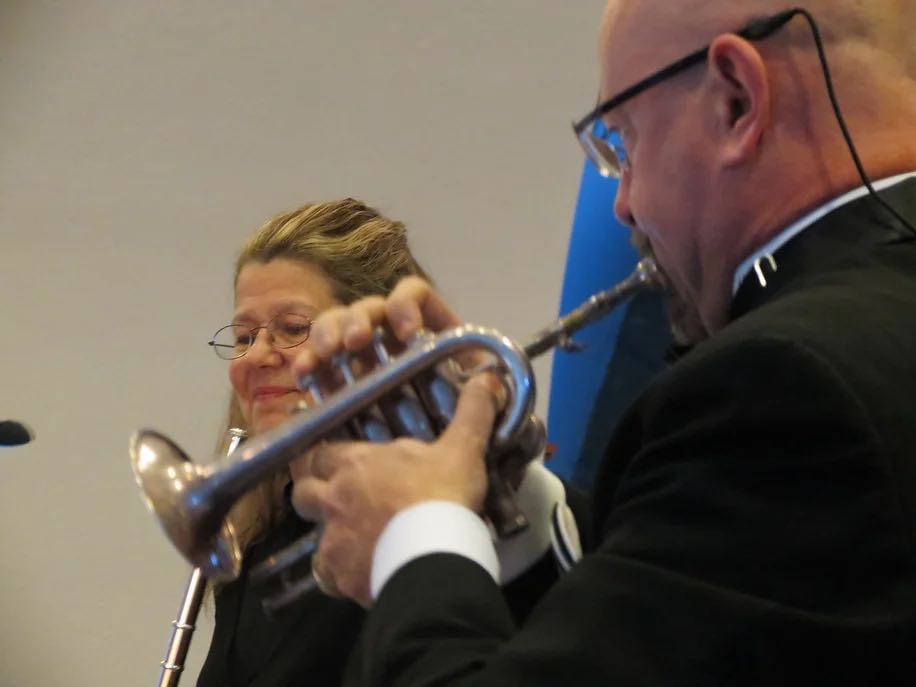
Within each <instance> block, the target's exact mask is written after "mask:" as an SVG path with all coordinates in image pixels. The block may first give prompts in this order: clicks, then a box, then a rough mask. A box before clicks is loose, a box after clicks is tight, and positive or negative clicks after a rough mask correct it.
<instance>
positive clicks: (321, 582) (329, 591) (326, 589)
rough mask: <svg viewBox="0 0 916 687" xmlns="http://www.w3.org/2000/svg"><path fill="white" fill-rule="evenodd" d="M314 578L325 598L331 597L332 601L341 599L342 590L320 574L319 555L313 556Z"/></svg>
mask: <svg viewBox="0 0 916 687" xmlns="http://www.w3.org/2000/svg"><path fill="white" fill-rule="evenodd" d="M312 578H313V579H314V580H315V586H316V587H318V590H319V591H320V592H321V593H322V594H324V595H325V596H329V597H331V598H332V599H339V598H340V597H341V593H340V590H339V589H337V586H336V585H335V584H334V583H333V582H331V581H329V580H325V579H324V578H323V577H321V575H319V574H318V554H315V555H314V556H312Z"/></svg>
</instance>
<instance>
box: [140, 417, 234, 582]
mask: <svg viewBox="0 0 916 687" xmlns="http://www.w3.org/2000/svg"><path fill="white" fill-rule="evenodd" d="M130 463H131V467H132V468H133V471H134V479H135V480H136V482H137V486H139V487H140V491H141V493H142V494H143V500H144V502H145V503H146V507H147V508H149V510H150V511H151V512H153V513H154V514H155V515H156V518H157V519H158V520H159V524H160V526H161V527H162V530H163V531H164V532H165V534H166V536H167V537H168V538H169V540H170V541H171V542H172V544H173V545H174V546H175V548H176V549H178V551H179V552H180V553H181V554H182V555H183V556H184V557H185V558H186V559H187V560H188V562H189V563H191V565H193V566H195V567H197V568H200V569H201V572H202V573H203V574H204V576H205V577H207V578H209V579H211V580H216V581H220V582H227V581H230V580H234V579H235V578H237V577H238V576H239V573H240V572H241V569H242V552H241V549H240V547H239V544H238V540H237V538H236V536H235V532H234V531H233V529H232V525H231V524H230V523H229V522H227V521H226V520H225V519H223V518H221V517H220V518H216V517H215V516H214V514H213V513H214V509H213V508H212V506H211V504H209V503H206V502H205V500H204V499H193V498H192V499H188V498H186V495H187V494H189V493H197V494H200V490H195V489H194V487H195V486H197V485H198V484H199V483H200V482H201V480H203V479H205V471H204V470H203V469H201V468H200V467H199V466H197V465H195V464H194V463H192V462H191V459H190V458H189V457H188V455H187V454H186V453H185V452H184V451H183V450H182V449H181V448H180V447H179V446H177V445H176V444H175V443H174V442H173V441H171V440H170V439H169V438H168V437H166V436H163V435H162V434H160V433H159V432H156V431H154V430H150V429H142V430H140V431H138V432H137V433H135V434H134V435H133V436H132V437H131V440H130Z"/></svg>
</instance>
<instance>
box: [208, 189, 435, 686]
mask: <svg viewBox="0 0 916 687" xmlns="http://www.w3.org/2000/svg"><path fill="white" fill-rule="evenodd" d="M410 274H417V275H421V276H423V277H426V274H425V272H424V271H423V269H422V268H421V267H420V265H419V264H418V263H417V261H416V259H415V258H414V257H413V255H411V253H410V250H409V248H408V246H407V238H406V232H405V229H404V225H403V224H402V223H400V222H396V221H394V220H391V219H388V218H387V217H384V216H383V215H381V214H380V213H379V212H378V211H377V210H374V209H373V208H370V207H367V206H366V205H364V204H363V203H361V202H359V201H356V200H353V199H350V198H348V199H345V200H340V201H332V202H325V203H310V204H308V205H304V206H302V207H301V208H299V209H297V210H294V211H292V212H289V213H285V214H282V215H279V216H277V217H275V218H273V219H271V220H270V221H269V222H267V223H266V224H265V225H264V226H262V227H261V228H260V229H259V230H258V231H257V232H256V233H255V235H254V236H252V237H251V239H249V240H248V242H247V243H246V244H245V245H244V246H243V248H242V250H241V252H240V254H239V257H238V259H237V261H236V265H235V282H234V286H235V313H234V315H233V318H232V324H231V325H229V326H228V327H224V328H223V329H221V330H220V331H219V332H218V333H217V335H216V336H215V337H214V340H213V344H214V349H215V350H216V352H217V354H218V355H220V357H222V358H226V359H227V360H228V363H229V379H230V382H231V384H232V388H233V396H232V400H231V403H230V411H229V421H228V427H239V428H241V429H245V430H246V431H247V432H248V433H249V435H250V436H253V435H257V434H259V433H262V432H265V431H267V430H270V429H272V428H274V427H276V426H277V425H279V424H282V423H283V422H286V421H287V420H289V419H290V415H291V412H292V411H293V410H294V409H295V407H296V405H297V403H298V402H299V401H301V400H304V395H303V394H302V393H301V392H300V391H299V390H298V388H297V386H296V379H295V378H294V376H293V374H292V372H291V371H290V362H291V360H292V358H293V356H294V354H295V352H296V350H297V346H298V344H300V343H302V342H303V341H305V339H306V338H307V337H308V333H309V326H310V321H311V319H312V318H314V317H315V316H316V315H317V314H318V313H319V312H321V311H323V310H325V309H327V308H330V307H332V306H335V305H343V304H348V303H350V302H352V301H354V300H356V299H359V298H363V297H365V296H369V295H373V294H380V295H384V294H387V293H388V292H389V291H390V290H391V289H392V288H393V287H394V285H395V284H396V283H397V282H398V280H399V279H401V278H402V277H404V276H407V275H410ZM288 483H289V476H288V474H287V471H286V469H284V470H282V471H281V472H280V473H278V474H277V475H276V477H275V478H274V480H272V481H270V480H268V481H266V482H264V483H262V484H261V485H259V486H258V487H256V488H255V489H254V490H253V491H252V492H251V493H249V494H248V495H247V496H246V497H245V498H244V499H242V500H241V501H240V502H239V503H238V504H237V506H236V507H235V508H234V509H233V511H232V512H231V514H230V520H231V521H232V523H233V525H234V527H235V530H236V533H237V535H238V537H239V540H240V544H241V546H242V550H243V552H244V564H243V569H242V574H241V576H240V577H239V578H238V579H237V580H235V581H233V582H231V583H229V584H225V585H220V586H218V587H217V588H216V589H215V604H216V624H215V628H214V633H213V639H212V642H211V644H210V650H209V653H208V655H207V658H206V661H205V663H204V666H203V669H202V670H201V673H200V676H199V679H198V682H197V684H198V687H228V686H230V685H252V686H257V685H264V686H268V685H269V686H271V687H279V686H280V685H288V684H309V685H336V684H338V683H339V682H340V677H341V674H342V671H343V667H344V664H345V662H346V658H347V655H348V654H349V652H350V649H351V647H352V646H353V643H354V641H355V638H356V635H357V634H358V632H359V629H360V625H361V620H362V615H363V611H362V609H360V608H359V606H357V605H356V604H354V603H352V602H349V601H342V600H338V599H332V598H329V597H327V596H325V595H323V594H321V593H320V592H318V591H312V592H308V593H306V594H305V595H304V596H302V597H301V598H299V599H298V600H297V601H295V602H293V603H292V604H290V605H289V606H287V607H285V608H282V609H280V610H278V611H275V612H273V613H270V614H268V613H266V612H265V611H264V610H263V608H262V604H261V600H262V593H263V591H264V590H263V589H259V588H258V587H257V586H256V585H253V584H251V583H250V581H249V573H250V571H251V569H252V567H253V566H255V565H256V564H257V563H259V562H260V561H262V560H264V558H266V557H267V556H269V555H270V554H272V553H275V552H276V551H278V550H279V549H280V548H282V547H283V546H285V545H288V544H290V543H292V542H293V541H295V540H296V539H298V538H300V537H301V536H303V535H305V534H306V533H307V532H308V531H309V530H310V529H311V527H312V525H311V523H308V522H305V521H303V520H301V519H300V518H299V517H298V516H297V515H296V514H295V512H294V511H293V510H292V508H291V507H290V505H289V501H288V499H287V497H286V491H285V489H286V485H287V484H288Z"/></svg>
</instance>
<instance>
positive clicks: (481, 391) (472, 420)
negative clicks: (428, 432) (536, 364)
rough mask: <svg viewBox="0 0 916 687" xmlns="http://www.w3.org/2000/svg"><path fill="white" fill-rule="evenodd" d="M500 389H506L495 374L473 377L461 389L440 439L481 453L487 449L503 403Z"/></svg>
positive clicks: (478, 453) (502, 391)
mask: <svg viewBox="0 0 916 687" xmlns="http://www.w3.org/2000/svg"><path fill="white" fill-rule="evenodd" d="M500 393H505V392H504V390H503V389H502V385H501V383H500V382H499V381H498V380H497V379H496V378H495V377H494V376H493V375H490V374H480V375H475V376H474V377H472V378H471V379H470V380H469V381H468V383H467V384H465V385H464V388H463V389H462V390H461V396H459V398H458V405H457V407H456V408H455V416H454V417H453V418H452V421H451V423H450V424H449V426H448V427H447V428H446V430H445V432H443V433H442V437H441V441H443V442H444V443H453V442H455V443H457V444H458V445H461V446H464V447H465V448H466V449H469V450H470V451H472V452H474V453H475V454H477V455H480V456H482V455H483V454H484V453H486V450H487V445H488V444H489V441H490V434H491V433H492V431H493V423H494V422H495V421H496V416H497V414H498V413H499V408H500V405H501V400H500V398H499V395H500Z"/></svg>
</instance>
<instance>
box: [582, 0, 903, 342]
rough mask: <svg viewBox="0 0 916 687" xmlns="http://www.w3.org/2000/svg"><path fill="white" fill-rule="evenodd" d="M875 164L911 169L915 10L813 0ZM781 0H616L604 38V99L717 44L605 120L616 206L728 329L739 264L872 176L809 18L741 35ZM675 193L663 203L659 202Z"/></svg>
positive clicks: (883, 0) (884, 0)
mask: <svg viewBox="0 0 916 687" xmlns="http://www.w3.org/2000/svg"><path fill="white" fill-rule="evenodd" d="M804 6H805V8H806V9H807V10H808V11H809V12H810V13H811V15H813V16H814V19H815V21H816V22H817V24H818V27H819V29H820V32H821V35H822V38H823V40H824V47H825V50H826V55H827V61H828V63H829V66H830V71H831V73H832V76H833V82H834V85H835V87H836V91H837V95H838V100H839V103H840V106H841V109H842V111H843V114H844V117H845V119H846V122H847V124H848V125H849V129H850V130H851V132H852V136H853V139H854V140H855V143H856V146H857V148H858V151H859V153H860V155H861V157H862V159H863V162H864V165H865V169H866V171H867V172H868V174H870V175H871V176H872V178H876V179H877V178H882V177H887V176H891V175H893V174H897V173H900V172H906V171H911V170H913V169H916V42H914V41H913V39H912V35H911V33H912V29H913V28H916V26H914V24H916V3H914V2H913V0H808V1H807V2H805V4H804ZM786 9H788V7H787V5H786V4H785V0H742V2H734V0H610V2H609V3H608V7H607V11H606V13H605V17H604V21H603V24H602V29H601V33H600V57H601V72H602V78H601V97H602V99H606V98H609V97H611V96H614V95H616V94H618V93H620V92H622V91H623V90H624V89H626V88H627V87H629V86H631V85H633V84H634V83H636V82H638V81H640V80H642V79H644V78H646V77H647V76H649V75H650V74H653V73H655V72H657V71H658V70H660V69H662V68H663V67H666V66H668V65H669V64H672V63H674V62H675V61H676V60H679V59H681V58H683V57H684V56H686V55H688V54H691V53H693V52H694V51H696V50H697V49H699V48H701V47H702V46H704V45H706V46H709V51H708V53H707V56H706V61H705V64H702V65H699V64H698V65H696V66H695V67H691V68H689V69H686V70H684V71H681V72H677V73H675V74H673V75H672V76H671V77H670V78H667V79H665V80H663V81H662V82H660V83H657V84H656V85H655V86H653V87H652V88H651V89H650V90H649V91H643V92H641V93H640V94H639V95H637V96H636V97H634V98H633V99H631V100H629V101H627V102H625V103H623V104H621V105H620V106H619V107H618V108H617V109H616V110H615V111H613V112H609V113H607V114H606V116H605V118H606V123H607V124H608V125H609V126H612V127H613V128H615V129H618V130H619V131H620V133H621V134H622V136H623V140H624V141H625V142H626V147H627V159H628V163H629V171H628V172H627V173H626V174H625V175H624V177H623V179H622V180H621V184H620V189H619V191H618V195H617V201H616V204H615V210H616V212H617V215H618V217H619V218H620V219H621V221H623V222H626V223H628V224H631V225H632V226H634V227H635V228H637V229H638V230H640V231H641V232H643V233H645V234H646V235H647V236H648V237H649V240H650V241H651V242H652V246H653V248H654V249H655V252H656V253H657V254H658V256H659V259H660V262H661V263H662V265H663V267H664V268H666V270H667V271H668V273H669V279H670V281H671V282H672V284H673V285H674V287H675V288H676V289H677V290H678V291H679V295H681V296H683V298H684V300H685V301H688V302H692V303H694V304H695V305H696V306H697V311H698V312H699V313H700V316H701V319H702V321H703V323H704V325H705V326H706V327H707V329H708V330H709V331H712V330H714V329H716V328H717V327H719V326H721V325H722V323H723V322H724V321H725V313H726V311H727V305H728V302H729V300H730V297H731V295H730V284H731V279H732V277H733V275H734V270H735V269H736V268H737V265H738V264H739V263H740V262H741V261H742V260H743V259H744V258H746V257H747V256H748V255H750V254H751V253H752V252H753V251H754V250H756V249H757V248H759V247H760V246H761V245H763V244H764V243H765V242H766V241H767V240H769V238H771V237H772V236H773V235H775V234H776V233H777V232H778V231H779V230H780V229H781V228H783V227H785V226H787V225H788V224H789V223H790V222H791V221H793V220H794V219H797V218H799V217H800V216H801V215H803V214H804V213H805V212H807V211H809V210H811V209H812V208H813V207H815V206H817V205H819V204H822V203H824V202H826V201H827V200H828V199H829V198H832V197H836V196H838V195H840V194H841V193H842V192H844V191H847V190H850V189H851V188H854V187H856V186H859V185H861V183H862V182H861V180H860V178H859V175H858V172H857V170H856V168H855V166H854V165H853V164H852V160H851V156H850V152H849V148H848V146H847V143H846V141H845V140H844V138H843V136H842V135H841V133H840V128H839V126H838V124H837V121H836V116H835V113H834V110H833V107H832V104H831V102H830V99H829V98H828V95H827V89H826V88H825V77H824V73H823V70H822V66H821V62H820V60H819V57H818V52H817V50H816V49H815V41H814V36H813V33H812V30H811V27H810V26H809V25H808V23H807V21H806V20H805V18H803V17H800V16H796V17H794V18H793V19H792V20H791V21H790V22H788V23H787V24H785V25H784V26H782V27H781V28H779V29H778V30H776V31H775V32H774V33H772V34H771V35H769V36H768V37H766V38H764V39H760V40H752V41H748V40H744V39H742V38H740V37H738V36H736V35H735V32H737V31H738V30H739V29H741V28H742V27H744V26H746V25H748V24H749V23H750V22H751V21H753V20H758V19H762V18H765V17H769V16H773V15H776V14H779V13H780V12H782V11H784V10H786ZM662 199H664V202H660V201H661V200H662Z"/></svg>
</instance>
